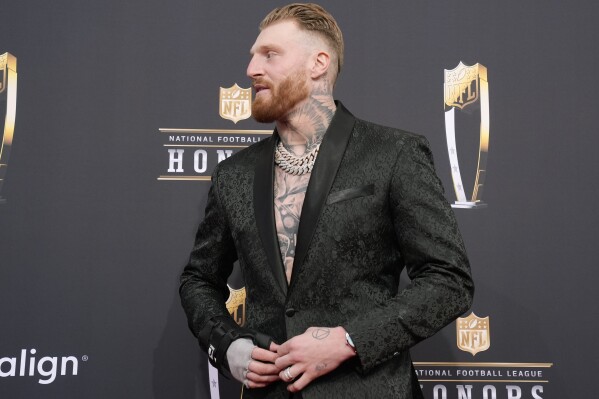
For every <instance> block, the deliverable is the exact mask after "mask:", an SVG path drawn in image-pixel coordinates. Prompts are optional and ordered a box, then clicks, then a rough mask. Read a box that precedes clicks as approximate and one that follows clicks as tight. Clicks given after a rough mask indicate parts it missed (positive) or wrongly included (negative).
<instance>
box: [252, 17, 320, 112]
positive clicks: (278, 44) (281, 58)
mask: <svg viewBox="0 0 599 399" xmlns="http://www.w3.org/2000/svg"><path fill="white" fill-rule="evenodd" d="M310 40H311V38H310V36H309V35H308V34H306V33H305V32H303V31H301V30H300V29H299V28H298V27H297V25H296V23H295V22H293V21H281V22H277V23H275V24H273V25H270V26H268V27H267V28H264V29H263V30H262V32H260V35H258V38H257V39H256V42H255V43H254V45H253V46H252V49H251V50H250V53H251V55H252V59H251V61H250V63H249V65H248V68H247V75H248V76H249V77H250V78H251V79H252V81H253V86H254V90H255V91H256V97H255V100H254V103H253V105H252V115H253V116H254V118H255V119H256V120H257V121H258V122H265V123H270V122H274V121H278V120H282V119H284V118H285V117H286V115H288V114H289V112H290V111H292V110H293V109H294V108H295V107H296V106H297V105H298V104H299V103H300V102H302V101H303V100H305V99H306V98H307V97H308V95H309V93H310V88H311V87H310V84H311V80H310V78H309V68H308V65H309V61H310V47H309V43H310Z"/></svg>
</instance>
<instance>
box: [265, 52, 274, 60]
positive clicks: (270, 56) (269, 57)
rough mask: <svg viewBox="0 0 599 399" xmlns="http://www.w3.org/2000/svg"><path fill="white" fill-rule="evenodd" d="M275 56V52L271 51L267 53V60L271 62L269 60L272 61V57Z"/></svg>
mask: <svg viewBox="0 0 599 399" xmlns="http://www.w3.org/2000/svg"><path fill="white" fill-rule="evenodd" d="M274 55H275V52H274V51H269V52H268V53H266V59H267V60H269V59H271V58H272V57H274Z"/></svg>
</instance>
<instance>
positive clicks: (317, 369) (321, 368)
mask: <svg viewBox="0 0 599 399" xmlns="http://www.w3.org/2000/svg"><path fill="white" fill-rule="evenodd" d="M326 368H327V364H326V363H318V364H317V365H316V367H314V370H316V371H322V370H324V369H326Z"/></svg>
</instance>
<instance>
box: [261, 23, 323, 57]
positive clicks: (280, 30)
mask: <svg viewBox="0 0 599 399" xmlns="http://www.w3.org/2000/svg"><path fill="white" fill-rule="evenodd" d="M310 41H311V37H310V35H308V32H306V31H304V30H302V29H300V27H299V26H298V24H297V23H296V22H295V21H293V20H291V19H286V20H282V21H278V22H275V23H273V24H272V25H269V26H267V27H266V28H264V29H262V31H261V32H260V34H259V35H258V37H257V38H256V42H255V43H254V45H253V46H252V48H251V49H250V53H252V54H253V53H254V52H256V51H259V50H261V49H265V48H271V47H282V48H285V47H288V46H290V45H294V44H303V45H306V44H308V43H309V42H310Z"/></svg>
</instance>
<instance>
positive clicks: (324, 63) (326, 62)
mask: <svg viewBox="0 0 599 399" xmlns="http://www.w3.org/2000/svg"><path fill="white" fill-rule="evenodd" d="M330 65H331V56H330V55H329V53H327V52H326V51H319V52H318V53H316V54H315V55H314V58H313V63H312V69H311V70H310V77H311V78H312V79H318V78H319V77H321V76H322V75H324V74H326V73H327V71H328V70H329V66H330Z"/></svg>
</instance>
